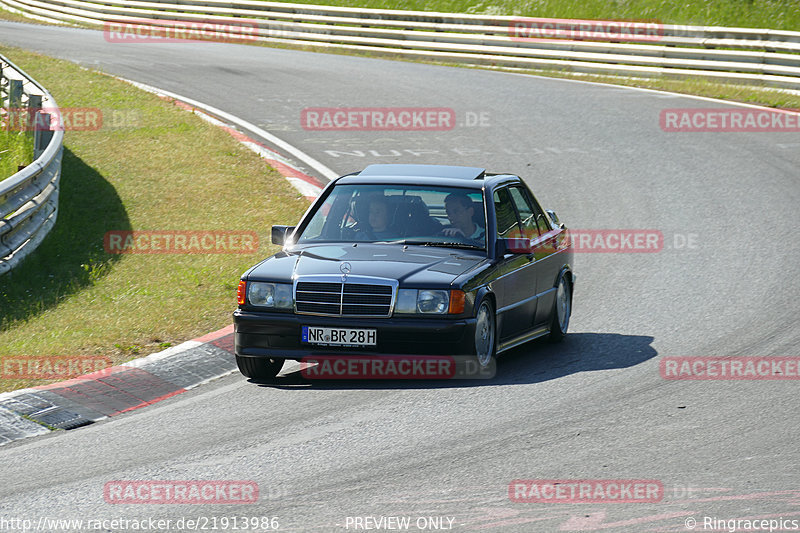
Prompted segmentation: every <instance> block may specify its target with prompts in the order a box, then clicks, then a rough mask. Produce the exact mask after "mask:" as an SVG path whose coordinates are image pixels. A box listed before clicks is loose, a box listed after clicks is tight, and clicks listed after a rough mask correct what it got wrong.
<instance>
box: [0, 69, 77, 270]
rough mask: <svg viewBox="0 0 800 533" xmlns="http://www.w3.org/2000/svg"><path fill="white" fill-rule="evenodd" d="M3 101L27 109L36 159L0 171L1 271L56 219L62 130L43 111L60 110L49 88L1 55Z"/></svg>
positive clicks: (14, 109) (36, 241)
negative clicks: (20, 167)
mask: <svg viewBox="0 0 800 533" xmlns="http://www.w3.org/2000/svg"><path fill="white" fill-rule="evenodd" d="M0 107H3V108H5V112H6V113H7V114H8V115H9V116H10V115H11V114H12V113H20V112H21V111H22V110H28V111H29V112H30V113H31V122H30V124H32V125H33V126H32V130H33V138H34V139H33V142H34V161H33V163H31V164H30V165H28V166H27V167H25V168H24V169H23V170H20V171H19V172H17V173H16V174H14V175H13V176H11V177H8V178H6V177H5V176H0V275H2V274H5V273H6V272H8V271H9V270H11V269H12V268H14V267H15V266H16V265H17V264H19V262H20V261H21V260H22V259H23V258H24V257H25V256H26V255H28V254H29V253H31V252H32V251H33V250H35V249H36V247H37V246H39V243H41V242H42V239H44V238H45V236H46V235H47V233H48V232H49V231H50V230H51V229H52V227H53V225H54V224H55V222H56V216H57V214H58V181H59V177H60V176H61V154H62V151H63V142H64V132H63V131H52V130H51V129H50V128H49V125H50V113H43V112H42V110H43V109H46V110H47V111H49V112H52V113H58V106H57V105H56V102H55V100H54V99H53V97H52V96H51V95H50V93H48V92H47V90H46V89H45V88H44V87H42V86H41V85H40V84H39V83H37V82H36V81H35V80H34V79H33V78H31V77H30V76H28V75H27V74H25V72H24V71H22V69H20V68H19V67H17V66H16V65H14V64H13V63H11V62H10V61H9V60H8V59H6V58H5V57H3V56H0ZM7 120H9V121H10V120H11V119H9V118H8V117H7ZM45 125H46V126H45Z"/></svg>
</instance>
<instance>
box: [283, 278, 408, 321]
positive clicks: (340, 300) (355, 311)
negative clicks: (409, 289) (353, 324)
mask: <svg viewBox="0 0 800 533" xmlns="http://www.w3.org/2000/svg"><path fill="white" fill-rule="evenodd" d="M362 279H363V278H362ZM359 281H361V280H359ZM381 281H382V282H383V283H381ZM395 283H396V282H395ZM394 289H395V287H394V285H393V284H392V283H390V282H389V280H376V282H375V283H362V282H359V283H350V282H345V283H341V282H338V283H333V282H328V281H307V280H302V281H301V280H298V281H297V283H296V285H295V309H296V310H297V312H298V313H301V314H312V315H330V316H365V317H388V316H389V315H390V313H391V311H392V298H393V296H394V292H395V291H394Z"/></svg>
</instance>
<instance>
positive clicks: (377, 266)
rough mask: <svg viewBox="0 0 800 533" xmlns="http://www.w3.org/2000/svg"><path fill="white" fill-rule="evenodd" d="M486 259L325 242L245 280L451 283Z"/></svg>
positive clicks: (274, 261)
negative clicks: (324, 277)
mask: <svg viewBox="0 0 800 533" xmlns="http://www.w3.org/2000/svg"><path fill="white" fill-rule="evenodd" d="M484 261H486V257H485V256H484V255H482V254H480V253H472V252H470V251H468V250H458V249H453V248H435V247H427V246H407V247H404V246H402V245H394V244H358V246H353V245H352V244H347V245H342V244H325V245H314V246H294V247H293V248H292V249H291V250H284V251H283V252H280V253H277V254H275V255H274V256H272V257H270V258H268V259H266V260H265V261H262V262H261V263H259V264H258V265H256V266H255V267H253V268H252V269H251V270H250V271H249V272H248V274H247V277H248V279H261V280H265V281H290V280H292V279H293V278H294V277H297V276H311V275H319V274H335V275H341V274H342V270H341V267H342V264H343V263H350V272H349V275H352V276H372V277H379V278H388V279H396V280H398V281H399V282H400V284H401V285H406V286H413V285H418V286H420V287H425V286H432V285H439V286H441V285H450V284H452V283H453V281H455V279H456V278H457V277H458V276H459V275H461V274H463V273H464V272H467V271H468V270H470V269H472V268H475V267H476V266H477V265H479V264H480V263H482V262H484Z"/></svg>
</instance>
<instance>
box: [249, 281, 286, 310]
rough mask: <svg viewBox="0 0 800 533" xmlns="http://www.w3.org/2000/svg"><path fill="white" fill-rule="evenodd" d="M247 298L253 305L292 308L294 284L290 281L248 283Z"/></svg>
mask: <svg viewBox="0 0 800 533" xmlns="http://www.w3.org/2000/svg"><path fill="white" fill-rule="evenodd" d="M247 300H248V301H249V302H250V304H251V305H257V306H259V307H270V308H273V309H291V308H292V286H291V285H290V284H288V283H264V282H263V281H250V282H248V283H247Z"/></svg>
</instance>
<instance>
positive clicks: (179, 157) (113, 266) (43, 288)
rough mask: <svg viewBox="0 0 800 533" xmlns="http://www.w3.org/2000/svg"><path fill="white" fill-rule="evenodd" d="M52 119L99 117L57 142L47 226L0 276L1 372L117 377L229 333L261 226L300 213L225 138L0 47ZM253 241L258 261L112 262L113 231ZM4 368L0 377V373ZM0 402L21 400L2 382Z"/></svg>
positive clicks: (60, 64)
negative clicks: (137, 359) (111, 366)
mask: <svg viewBox="0 0 800 533" xmlns="http://www.w3.org/2000/svg"><path fill="white" fill-rule="evenodd" d="M0 54H3V55H5V56H7V57H9V58H10V59H11V60H12V61H14V62H15V63H17V64H18V65H20V66H24V67H23V68H25V70H26V72H28V73H29V74H30V75H32V76H33V77H34V78H35V79H36V80H37V81H39V82H41V83H42V84H43V85H44V86H45V87H47V88H48V90H49V91H50V92H51V93H52V94H53V96H54V97H55V99H56V101H57V102H58V104H59V106H60V107H61V108H62V109H65V108H73V109H75V108H89V109H90V110H99V112H100V113H102V116H103V124H102V127H100V128H99V129H96V130H94V131H67V132H66V135H65V148H64V159H63V164H62V176H61V188H60V197H59V214H58V222H57V224H56V226H55V227H54V229H53V230H52V231H51V233H50V234H49V235H48V237H47V238H46V239H45V241H44V242H43V243H42V245H41V246H40V247H39V249H38V250H37V251H36V252H34V253H33V254H32V255H31V256H30V257H29V258H28V259H27V260H26V261H25V262H23V263H22V264H21V265H19V266H18V267H17V268H16V269H15V270H13V271H12V272H11V273H9V274H6V275H4V276H0V363H2V359H3V358H6V359H8V358H10V357H12V356H13V357H15V358H19V357H34V358H38V357H43V356H44V357H46V356H62V357H63V356H81V355H86V356H89V355H104V356H110V357H111V358H112V360H113V362H114V363H118V362H121V361H123V360H126V359H130V358H132V357H133V356H140V355H144V354H147V353H149V352H153V351H156V350H159V349H163V348H164V347H167V346H169V345H174V344H176V343H179V342H182V341H184V340H187V339H190V338H193V337H196V336H198V335H201V334H204V333H207V332H209V331H213V330H215V329H219V328H221V327H224V326H226V325H228V324H230V323H231V316H230V315H231V312H232V311H233V309H234V308H235V306H236V304H235V291H236V285H237V283H238V278H239V275H240V274H241V273H242V272H243V271H244V270H246V269H247V268H248V267H250V266H251V265H252V264H253V263H254V262H255V261H256V260H257V259H259V258H261V257H266V256H267V255H269V254H271V253H273V252H274V251H275V247H273V246H272V245H270V244H269V228H270V225H271V224H272V223H292V222H295V221H296V220H297V219H298V218H299V217H300V215H301V214H302V213H303V211H304V210H305V209H306V207H307V202H306V201H305V200H304V199H303V198H302V197H301V196H300V195H299V194H298V193H297V191H296V190H295V189H293V188H292V187H291V186H290V185H289V184H288V183H287V182H286V181H285V180H284V179H283V178H282V177H281V176H280V175H279V174H278V173H277V172H275V171H274V170H272V169H270V168H269V167H268V166H267V165H266V164H265V163H264V162H263V161H262V160H261V159H260V158H259V157H258V156H257V155H256V154H254V153H252V152H251V151H249V150H248V149H246V148H245V147H243V146H242V145H240V144H239V143H238V142H236V141H235V140H234V139H232V138H231V137H230V136H229V135H228V134H227V133H225V132H223V131H222V130H220V129H219V128H217V127H215V126H212V125H210V124H208V123H206V122H205V121H203V120H201V119H200V118H198V117H196V116H194V115H193V114H191V113H187V112H186V111H184V110H182V109H180V108H178V107H177V106H175V105H174V104H173V103H171V102H168V101H165V100H162V99H160V98H158V97H156V96H154V95H151V94H149V93H145V92H143V91H140V90H139V89H136V88H134V87H132V86H131V85H129V84H127V83H124V82H121V81H118V80H116V79H114V78H112V77H110V76H106V75H102V74H99V73H95V72H91V71H88V70H85V69H82V68H80V67H78V66H76V65H74V64H72V63H69V62H66V61H60V60H55V59H51V58H48V57H44V56H41V55H38V54H33V53H30V52H26V51H22V50H19V49H11V48H6V47H2V46H0ZM131 229H133V230H178V231H180V230H199V231H215V230H230V231H242V232H244V231H255V232H256V233H257V235H258V237H259V243H260V249H259V251H258V252H257V253H255V254H184V255H177V254H122V255H119V254H110V253H107V252H106V251H105V249H104V244H103V238H104V235H105V234H106V232H108V231H113V230H120V231H124V230H131ZM2 368H3V367H0V369H2ZM0 378H2V379H0V391H3V390H11V389H14V388H19V387H21V386H28V385H30V384H32V383H43V382H32V381H30V380H16V379H13V376H9V375H8V372H5V373H4V372H0Z"/></svg>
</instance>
